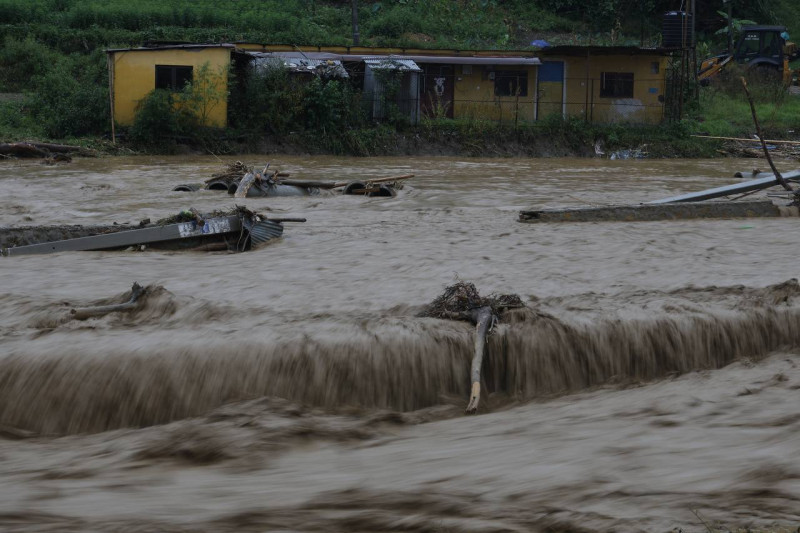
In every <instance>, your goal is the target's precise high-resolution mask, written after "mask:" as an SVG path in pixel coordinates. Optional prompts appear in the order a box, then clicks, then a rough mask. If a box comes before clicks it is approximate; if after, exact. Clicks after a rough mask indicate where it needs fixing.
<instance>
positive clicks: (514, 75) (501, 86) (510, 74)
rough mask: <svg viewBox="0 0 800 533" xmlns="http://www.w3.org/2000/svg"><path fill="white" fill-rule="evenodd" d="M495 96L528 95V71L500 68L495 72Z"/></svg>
mask: <svg viewBox="0 0 800 533" xmlns="http://www.w3.org/2000/svg"><path fill="white" fill-rule="evenodd" d="M494 95H495V96H528V71H526V70H498V71H496V72H495V73H494Z"/></svg>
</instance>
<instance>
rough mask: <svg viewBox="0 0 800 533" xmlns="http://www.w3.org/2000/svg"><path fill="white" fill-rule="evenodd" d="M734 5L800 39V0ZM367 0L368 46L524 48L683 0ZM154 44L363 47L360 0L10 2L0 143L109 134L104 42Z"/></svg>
mask: <svg viewBox="0 0 800 533" xmlns="http://www.w3.org/2000/svg"><path fill="white" fill-rule="evenodd" d="M732 2H733V10H734V17H735V18H737V19H751V20H755V21H758V22H760V23H781V24H784V25H786V26H788V28H789V31H790V33H792V34H793V35H795V36H797V37H800V9H798V8H797V7H796V5H795V3H794V2H795V0H748V1H745V0H732ZM358 5H359V21H360V33H361V44H364V45H373V46H380V45H387V46H388V45H391V46H414V47H448V48H459V49H465V48H495V49H504V48H505V49H509V48H514V49H523V48H526V47H528V46H530V43H531V41H533V40H535V39H544V40H547V41H549V42H551V43H553V44H623V45H643V46H655V45H658V44H659V42H660V30H661V20H662V14H663V13H664V12H666V11H670V10H675V9H679V8H680V7H681V5H682V3H681V2H679V1H676V0H594V1H592V2H585V1H584V0H379V1H373V0H369V1H360V2H359V3H358ZM723 9H724V6H723V2H722V0H711V1H708V2H698V13H697V15H698V16H697V29H698V32H699V37H700V40H701V41H702V42H703V44H702V46H701V48H700V50H701V52H700V53H701V55H705V54H706V53H710V52H712V51H714V50H715V49H718V48H722V47H724V42H725V38H724V36H720V35H715V32H716V31H717V30H719V29H720V28H722V27H724V26H725V19H724V17H723V16H722V15H720V13H718V11H720V10H723ZM147 41H178V42H241V41H249V42H260V43H282V44H296V45H299V44H340V45H347V44H352V35H351V2H350V0H338V1H337V0H327V1H323V0H225V1H222V2H220V1H219V0H25V1H20V0H0V43H2V47H0V140H3V139H5V140H11V139H14V138H21V137H49V138H69V137H75V136H86V135H103V134H106V133H107V130H108V129H109V118H108V96H107V83H108V80H107V72H106V65H105V54H104V53H103V49H105V48H109V47H128V46H138V45H141V44H143V43H145V42H147ZM317 89H318V90H317V91H316V92H314V93H313V94H309V95H305V96H302V95H301V96H299V97H297V98H305V99H306V100H305V101H304V105H308V106H311V109H312V110H313V109H316V111H315V112H314V113H316V114H315V115H314V114H312V116H314V117H316V118H314V119H313V120H316V121H317V122H320V121H323V122H329V123H333V122H342V121H345V122H348V123H350V124H352V123H353V122H354V121H355V119H353V117H347V118H346V120H345V119H339V118H335V120H334V118H332V116H331V115H330V113H331V111H330V110H329V109H327V108H324V109H323V108H320V104H319V100H315V98H318V97H321V98H322V99H323V100H327V99H330V98H334V99H337V101H342V102H344V101H348V99H351V98H352V95H350V94H345V93H343V92H342V90H341V88H337V87H332V88H331V89H327V90H328V91H329V93H330V94H327V93H325V92H324V91H325V90H326V89H325V88H323V87H319V88H317ZM2 93H14V94H13V95H10V96H9V95H7V94H6V95H5V96H4V95H3V94H2ZM20 94H24V95H25V96H24V97H21V96H19V95H20ZM320 95H321V96H320ZM260 98H262V97H260ZM273 99H274V97H273ZM262 100H263V98H262ZM153 104H154V105H155V102H154V103H153ZM259 105H260V106H261V107H260V108H259V109H260V111H259V113H262V114H264V116H266V115H268V114H269V113H270V111H269V109H270V108H269V106H268V105H267V103H264V102H263V101H259ZM314 106H316V107H314ZM326 113H327V114H326ZM284 118H287V117H284ZM288 118H291V117H288ZM272 120H273V122H275V123H280V120H281V119H280V117H276V116H273V117H272ZM313 120H312V121H313ZM307 125H308V124H307ZM309 127H310V126H309ZM273 129H274V128H273Z"/></svg>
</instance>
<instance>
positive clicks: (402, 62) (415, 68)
mask: <svg viewBox="0 0 800 533" xmlns="http://www.w3.org/2000/svg"><path fill="white" fill-rule="evenodd" d="M364 63H366V64H367V66H368V67H369V68H371V69H373V70H400V71H404V72H422V69H421V68H419V65H417V64H416V63H414V61H413V60H411V59H404V58H400V57H392V56H388V57H387V56H377V57H365V58H364Z"/></svg>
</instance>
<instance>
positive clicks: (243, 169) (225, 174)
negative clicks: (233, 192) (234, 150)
mask: <svg viewBox="0 0 800 533" xmlns="http://www.w3.org/2000/svg"><path fill="white" fill-rule="evenodd" d="M248 172H253V169H252V168H251V167H248V166H247V165H245V164H244V163H242V162H241V161H234V162H233V163H230V164H229V165H228V166H226V167H225V170H223V171H222V172H218V173H216V174H213V175H212V176H211V178H209V179H207V180H206V181H205V183H206V184H208V183H211V182H212V181H216V180H225V181H228V182H234V181H239V180H240V179H241V178H242V176H244V175H245V174H247V173H248Z"/></svg>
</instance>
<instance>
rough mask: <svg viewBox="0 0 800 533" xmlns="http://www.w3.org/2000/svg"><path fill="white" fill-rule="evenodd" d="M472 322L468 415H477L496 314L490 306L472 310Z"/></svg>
mask: <svg viewBox="0 0 800 533" xmlns="http://www.w3.org/2000/svg"><path fill="white" fill-rule="evenodd" d="M472 321H473V322H474V323H475V355H474V356H473V358H472V367H471V369H470V381H471V382H472V388H471V391H470V394H469V403H468V404H467V409H466V411H467V413H477V412H478V404H479V403H480V401H481V367H482V366H483V354H484V352H485V351H486V337H487V336H488V335H489V330H490V329H491V327H492V323H493V322H494V313H492V308H491V307H489V306H486V307H481V308H478V309H473V310H472Z"/></svg>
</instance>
